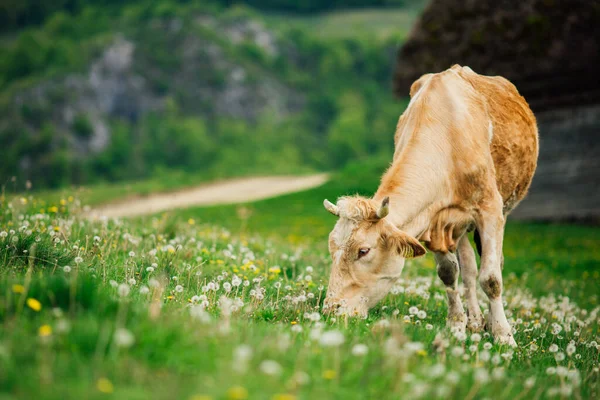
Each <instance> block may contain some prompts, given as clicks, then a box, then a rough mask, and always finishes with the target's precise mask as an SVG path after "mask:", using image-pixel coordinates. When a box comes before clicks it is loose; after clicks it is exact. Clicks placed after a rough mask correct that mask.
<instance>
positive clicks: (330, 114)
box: [0, 0, 405, 188]
mask: <svg viewBox="0 0 600 400" xmlns="http://www.w3.org/2000/svg"><path fill="white" fill-rule="evenodd" d="M249 3H251V5H254V6H257V7H260V8H270V7H272V8H274V9H290V10H292V9H291V8H290V7H292V3H293V2H286V1H265V2H258V1H256V2H252V1H251V2H249ZM259 3H260V4H259ZM288 3H289V4H288ZM363 3H364V4H363ZM384 3H385V4H384ZM396 3H397V2H396ZM19 4H20V3H19ZM24 4H27V2H25V3H24ZM309 4H310V2H308V3H306V7H307V10H309V9H314V10H317V8H314V7H316V4H317V2H314V4H313V5H312V6H310V5H309ZM336 4H337V3H335V2H334V3H331V4H329V3H327V5H324V3H323V5H322V6H323V7H338V6H339V4H337V5H336ZM227 5H228V4H227V2H222V3H221V4H220V5H219V4H216V2H214V4H212V3H211V4H205V3H198V2H193V1H189V2H188V1H174V0H165V1H161V2H153V3H149V2H144V1H137V2H136V1H130V2H124V3H123V4H121V3H120V2H116V1H114V2H110V1H109V2H108V3H105V2H103V3H102V7H100V6H96V5H95V2H94V1H91V0H90V1H83V0H82V1H72V2H70V1H68V0H64V1H62V2H60V1H59V2H56V3H52V5H50V3H48V6H47V7H45V8H44V7H42V8H40V9H39V10H37V11H36V12H38V14H35V15H36V17H35V18H33V17H31V18H30V19H27V21H36V18H37V19H39V22H40V23H41V24H42V25H40V26H30V27H27V28H24V29H21V30H20V31H19V32H16V33H15V35H10V36H5V38H4V39H5V40H4V41H2V42H0V116H2V119H3V120H4V121H5V123H4V124H2V125H0V145H2V146H3V157H2V160H0V185H3V184H6V183H7V182H9V181H11V180H16V181H17V182H19V185H20V187H22V186H23V184H24V183H25V182H26V181H28V180H29V181H31V182H33V184H34V186H35V187H36V188H44V187H62V186H65V185H69V184H84V183H85V184H87V183H92V182H99V181H117V180H130V179H141V178H148V177H151V176H154V175H156V174H163V173H165V172H168V171H178V170H185V171H188V172H190V173H193V174H197V175H202V176H205V177H213V178H215V177H225V176H233V175H241V174H253V173H254V174H260V173H273V172H279V173H289V172H295V171H300V170H302V171H307V170H330V169H335V168H339V167H341V166H343V165H345V164H346V163H347V162H348V161H349V160H356V159H363V158H366V157H368V156H371V155H377V154H381V153H385V152H387V151H389V149H391V148H392V147H391V146H392V141H393V129H394V126H395V125H396V122H397V118H398V116H399V115H400V114H401V112H402V110H403V108H404V106H405V104H398V103H397V102H395V101H394V100H393V99H392V97H391V94H390V93H389V81H390V78H391V67H392V64H393V63H392V60H393V54H394V51H395V49H396V48H397V45H398V42H399V41H400V40H402V37H398V36H386V37H385V38H382V37H378V36H377V35H374V34H372V33H370V32H363V33H361V32H357V33H356V35H354V36H352V37H338V36H332V37H327V36H325V37H323V36H322V35H317V34H315V32H313V30H312V29H311V28H310V25H306V26H305V25H302V24H292V25H290V26H287V27H284V26H283V24H271V22H272V21H273V18H274V16H272V15H271V16H270V17H269V20H268V21H267V22H266V25H267V26H270V27H271V29H272V31H273V33H274V37H275V38H276V40H277V45H278V47H279V51H278V52H277V53H275V54H270V53H269V54H268V53H267V52H266V51H265V49H264V48H261V47H260V46H258V45H256V43H254V42H250V41H248V40H242V41H240V42H238V43H234V42H229V41H228V40H227V38H226V37H224V35H222V34H221V33H220V32H219V31H218V30H210V29H208V28H203V27H201V26H198V25H197V24H196V25H194V24H193V23H192V22H191V21H194V18H196V16H197V15H201V16H206V15H211V16H213V17H214V18H216V19H217V21H219V23H223V24H227V23H231V24H235V23H237V22H239V21H244V20H256V21H258V22H261V23H262V22H263V21H264V20H263V17H262V16H261V14H260V13H259V12H257V11H253V10H252V9H249V8H245V7H238V6H236V7H231V8H228V9H226V10H224V12H223V9H222V8H221V11H220V12H216V11H215V10H219V9H220V8H219V7H224V6H227ZM352 5H353V6H360V5H391V3H390V2H386V1H379V2H377V1H375V2H368V1H365V2H359V1H356V2H353V3H352ZM30 7H33V6H32V5H30ZM311 7H312V8H311ZM23 10H25V8H24V9H23ZM43 10H46V11H47V12H48V15H46V16H45V17H43V18H42V13H43V12H44V11H43ZM57 10H59V11H57ZM295 11H298V10H295ZM27 12H30V11H27ZM16 13H17V11H15V13H13V14H12V15H13V17H14V18H17V17H16V15H17V14H16ZM28 15H29V14H28ZM31 15H33V14H31ZM19 18H20V17H19ZM19 18H17V19H15V20H14V21H13V25H15V26H23V25H24V22H15V21H21V19H19ZM28 18H29V17H28ZM282 18H283V17H282ZM172 21H180V22H181V24H182V27H184V29H180V30H175V29H165V28H164V26H170V25H169V24H170V23H171V22H172ZM157 26H158V28H157ZM157 29H158V30H159V31H160V32H164V34H160V35H157ZM119 35H125V36H126V37H128V38H130V39H131V40H134V41H135V43H136V50H135V51H136V56H135V57H136V61H135V63H136V65H135V68H136V70H139V72H140V74H142V76H144V78H145V79H146V80H147V82H148V84H149V86H150V88H151V90H152V91H153V93H154V95H155V96H157V97H161V98H163V99H166V101H165V106H164V107H163V108H162V109H161V110H157V111H155V112H152V113H150V114H143V115H139V116H138V115H135V116H130V115H129V114H127V110H128V109H125V111H124V114H123V115H121V116H119V117H118V118H114V117H113V118H111V119H110V120H109V121H108V125H107V126H106V129H107V130H108V132H109V143H108V144H107V146H106V147H103V149H102V150H101V151H100V152H93V151H92V152H90V151H89V150H82V149H86V148H88V147H89V146H88V147H86V146H87V145H86V143H90V142H91V141H92V140H94V139H95V132H94V131H95V129H96V125H97V124H98V123H99V122H101V121H98V116H97V115H90V113H89V112H86V111H83V112H82V111H80V110H71V111H70V112H73V114H74V115H73V117H72V119H71V120H70V121H71V122H70V123H68V124H67V126H65V124H64V123H61V122H60V121H62V120H63V117H59V116H57V113H60V112H64V111H62V110H64V109H65V108H64V107H62V106H61V105H63V104H68V99H69V98H70V96H72V91H71V90H70V89H69V88H68V87H67V86H66V85H64V84H61V83H60V82H61V81H60V80H56V79H55V78H56V77H65V76H69V74H71V73H73V72H81V71H84V70H85V69H87V68H89V65H90V63H91V62H92V61H93V60H95V59H97V58H98V56H99V55H100V54H102V52H103V51H104V49H105V48H106V45H107V44H108V43H111V41H112V40H114V37H116V36H119ZM190 35H195V36H194V37H195V38H196V39H195V40H200V42H199V43H202V42H201V41H204V42H207V43H214V44H215V45H216V46H219V49H220V50H219V51H222V52H223V53H224V54H225V55H226V57H228V60H231V61H232V62H233V63H235V64H236V65H239V66H240V67H243V69H244V71H245V72H246V82H250V83H252V82H253V81H259V80H264V79H269V80H276V81H279V82H284V83H285V84H286V85H289V87H290V88H292V89H293V90H295V91H296V93H298V94H300V95H301V96H302V97H303V101H302V106H301V107H298V108H297V110H296V111H294V112H293V113H288V114H285V115H284V116H283V117H281V116H280V115H277V113H272V112H270V110H266V111H264V112H263V113H262V114H261V115H259V116H258V117H257V118H246V119H233V118H231V117H226V116H224V115H219V114H218V113H217V112H215V109H214V108H215V106H214V104H213V102H212V101H211V99H210V96H208V97H207V96H204V97H202V96H200V97H199V96H197V95H196V96H194V95H193V94H194V92H193V91H191V92H186V91H185V90H181V89H182V86H185V85H187V84H188V82H186V81H185V79H184V78H182V77H180V76H179V75H181V71H183V70H184V69H185V68H188V69H193V71H194V72H193V74H196V76H198V77H201V79H202V81H201V82H206V83H207V84H208V85H210V87H211V90H213V91H215V92H219V91H220V90H222V89H221V88H222V87H223V85H225V84H226V79H227V76H226V74H228V72H226V71H222V70H221V69H219V68H216V67H213V66H211V65H210V63H198V64H197V65H193V66H192V67H189V66H187V65H186V61H184V60H186V59H185V55H184V53H185V51H186V49H187V47H186V46H188V44H187V43H188V42H187V41H186V40H187V39H189V37H190ZM187 78H189V76H186V79H187ZM178 79H179V81H178ZM36 85H37V86H36ZM40 85H41V86H40ZM44 85H45V86H44ZM30 87H36V88H38V87H41V88H43V90H46V89H47V88H50V89H47V90H46V92H45V93H46V94H45V95H44V96H38V98H35V99H34V100H32V99H28V98H24V97H23V96H21V97H19V96H20V95H19V94H20V93H21V92H20V90H21V89H22V88H30ZM36 90H37V89H36ZM34 93H36V92H34ZM14 104H20V106H18V107H15V106H14ZM125 106H126V105H125ZM61 107H62V108H61ZM66 109H68V107H67V108H66ZM132 115H134V114H132ZM13 177H14V178H13Z"/></svg>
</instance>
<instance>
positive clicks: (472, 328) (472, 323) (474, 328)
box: [467, 316, 485, 332]
mask: <svg viewBox="0 0 600 400" xmlns="http://www.w3.org/2000/svg"><path fill="white" fill-rule="evenodd" d="M467 329H468V330H469V332H482V331H483V330H485V320H484V319H483V316H480V318H476V317H470V316H469V319H468V321H467Z"/></svg>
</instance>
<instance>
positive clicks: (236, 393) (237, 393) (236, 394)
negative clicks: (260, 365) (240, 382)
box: [227, 386, 248, 400]
mask: <svg viewBox="0 0 600 400" xmlns="http://www.w3.org/2000/svg"><path fill="white" fill-rule="evenodd" d="M227 398H228V399H230V400H245V399H247V398H248V391H247V390H246V389H245V388H243V387H241V386H234V387H231V388H229V390H228V391H227Z"/></svg>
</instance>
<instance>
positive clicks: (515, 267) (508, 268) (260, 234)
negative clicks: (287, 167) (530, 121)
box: [0, 159, 600, 400]
mask: <svg viewBox="0 0 600 400" xmlns="http://www.w3.org/2000/svg"><path fill="white" fill-rule="evenodd" d="M384 167H385V161H384V160H377V159H375V160H371V161H369V162H366V163H362V164H356V165H350V166H348V167H346V168H345V169H344V170H343V171H342V172H340V173H338V174H336V175H335V176H334V177H333V179H332V181H331V182H330V183H328V184H326V185H324V186H323V187H320V188H316V189H313V190H310V191H306V192H302V193H296V194H291V195H287V196H282V197H279V198H275V199H270V200H265V201H261V202H257V203H254V204H248V205H243V206H223V207H211V208H199V209H189V210H180V211H172V212H169V213H163V214H160V215H155V216H151V217H144V218H139V219H133V220H99V221H89V220H87V219H86V218H84V216H83V215H81V209H82V203H81V202H80V200H78V199H77V198H76V196H73V197H69V195H68V194H65V197H64V198H63V199H58V201H56V202H55V199H53V198H48V199H45V198H43V196H41V197H34V196H23V197H22V198H21V199H17V201H12V202H10V203H9V199H8V197H3V198H2V203H1V208H0V209H1V210H2V213H1V215H0V266H1V269H0V327H1V328H0V393H1V395H0V397H1V398H3V399H4V398H6V399H13V398H14V399H17V398H18V399H31V398H37V399H65V398H87V399H105V398H119V399H138V398H139V399H147V398H156V399H174V398H178V399H190V400H192V399H193V400H200V399H202V400H206V399H279V400H283V399H308V398H318V399H328V398H331V399H338V398H339V399H342V398H343V399H365V398H377V399H395V398H411V399H412V398H440V399H441V398H444V399H445V398H467V399H480V398H509V399H539V398H551V397H556V398H576V399H587V398H597V397H598V395H599V387H600V373H599V358H600V356H599V354H600V353H599V351H600V346H599V344H598V342H600V337H599V333H598V332H599V331H598V313H599V312H600V307H599V305H598V290H597V288H598V287H599V286H600V285H599V284H600V275H599V270H598V265H599V262H600V249H599V247H598V243H600V229H598V228H593V227H584V226H575V225H543V224H531V223H511V224H509V226H508V228H507V234H506V240H505V257H506V261H505V270H504V277H505V293H506V296H505V300H506V303H507V313H508V316H509V320H510V322H511V324H512V325H513V326H514V328H515V331H516V332H515V339H516V341H517V343H518V344H519V347H518V348H515V349H512V348H510V347H506V346H498V345H495V344H493V343H492V341H491V339H490V337H489V335H488V334H487V333H484V332H482V333H480V334H470V333H469V334H467V335H466V336H461V335H458V336H454V335H452V334H451V333H450V332H449V331H447V330H446V329H445V327H444V325H445V316H446V305H445V302H446V300H445V292H444V289H443V286H442V285H441V283H440V282H439V279H438V278H437V276H436V273H435V266H434V263H433V257H432V256H431V255H430V254H428V255H427V256H426V257H423V258H420V259H416V260H414V261H412V262H409V263H408V265H407V266H406V268H405V272H404V276H403V279H402V280H401V281H399V282H398V283H397V285H396V286H395V287H394V289H393V290H392V293H390V294H389V295H388V296H387V297H386V298H385V299H384V301H382V302H381V303H380V304H379V305H378V306H377V307H376V308H375V309H374V310H372V312H371V313H370V315H369V317H368V318H367V319H364V320H363V319H352V318H347V317H344V316H327V315H323V314H321V312H320V304H321V302H322V300H323V297H324V296H325V290H326V285H327V280H328V273H329V259H328V254H327V246H326V236H327V233H328V231H329V230H330V229H331V228H332V226H333V224H334V221H335V220H334V217H333V216H331V215H330V214H328V213H327V212H326V211H325V210H324V209H323V208H322V206H321V202H322V200H323V198H324V197H328V198H329V199H330V200H334V199H335V198H336V197H337V196H339V195H342V194H352V193H363V194H369V193H371V192H372V190H373V189H374V188H375V187H376V186H377V182H378V176H379V175H380V173H381V172H382V170H383V168H384ZM94 190H95V189H94V188H91V189H90V191H91V192H92V195H93V192H94ZM98 190H100V189H98ZM483 299H484V297H483V295H481V296H480V300H481V305H482V307H483V308H484V309H485V308H486V304H485V302H484V301H483Z"/></svg>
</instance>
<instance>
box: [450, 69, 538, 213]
mask: <svg viewBox="0 0 600 400" xmlns="http://www.w3.org/2000/svg"><path fill="white" fill-rule="evenodd" d="M452 69H453V70H455V71H456V72H458V73H459V75H460V76H461V77H462V78H463V79H465V80H466V81H468V82H469V83H470V84H471V85H472V86H473V87H474V89H475V90H476V91H477V92H478V93H479V94H480V95H482V96H483V98H484V99H485V102H486V104H487V111H488V114H489V116H490V119H491V122H492V126H491V127H490V129H491V132H490V135H491V146H490V147H491V153H492V158H493V160H494V167H495V170H496V171H495V172H496V183H497V186H498V190H499V192H500V194H501V195H502V198H503V200H504V211H505V213H508V212H510V211H511V210H512V209H513V208H514V207H515V206H516V205H517V204H518V202H519V201H520V200H522V199H523V198H524V197H525V195H526V194H527V190H528V189H529V185H530V184H531V180H532V179H533V174H534V172H535V168H536V166H537V158H538V131H537V124H536V120H535V116H534V115H533V112H532V111H531V109H530V108H529V105H528V104H527V101H525V99H524V98H523V97H522V96H521V95H520V94H519V92H518V91H517V89H516V88H515V86H514V85H513V84H512V83H510V82H509V81H508V80H506V79H504V78H502V77H499V76H494V77H491V76H483V75H479V74H477V73H475V72H473V70H471V69H470V68H468V67H460V66H454V67H452Z"/></svg>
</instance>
